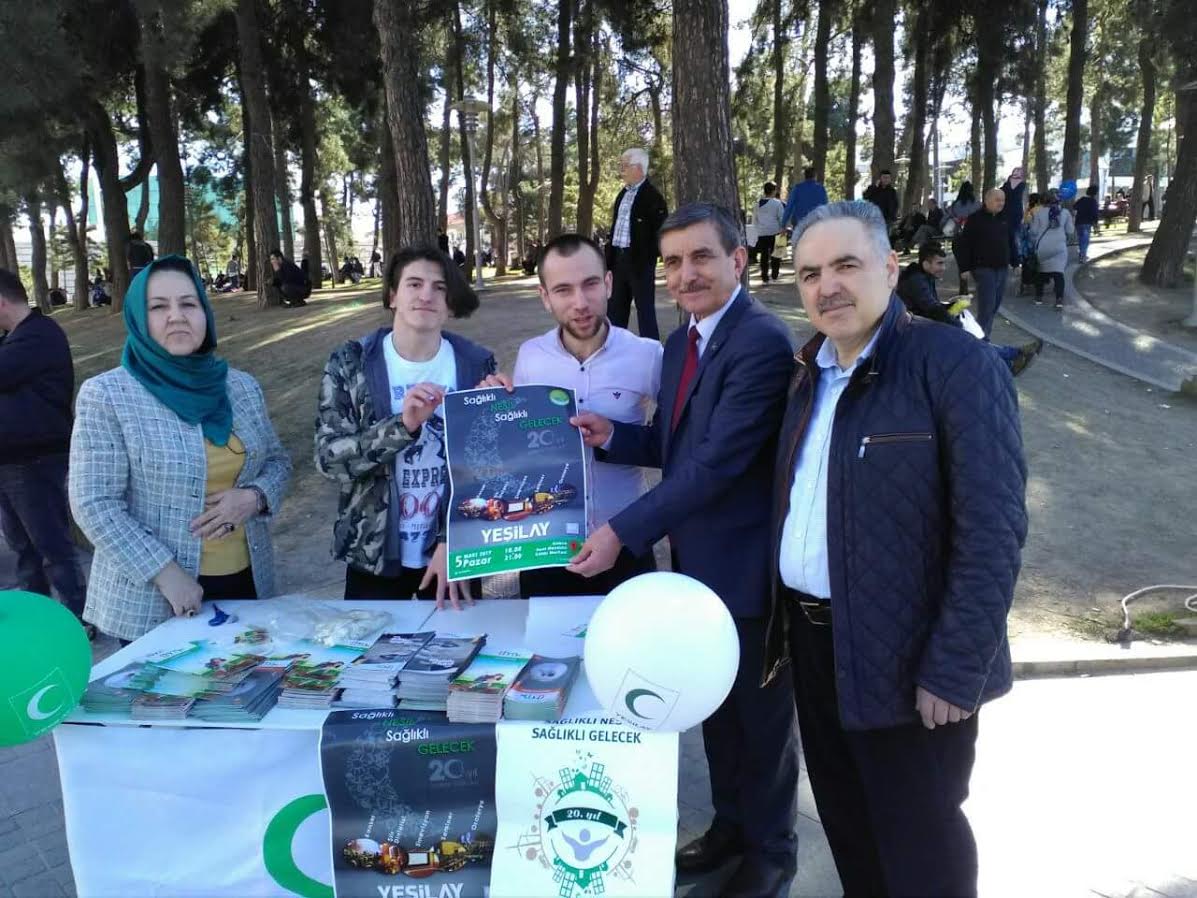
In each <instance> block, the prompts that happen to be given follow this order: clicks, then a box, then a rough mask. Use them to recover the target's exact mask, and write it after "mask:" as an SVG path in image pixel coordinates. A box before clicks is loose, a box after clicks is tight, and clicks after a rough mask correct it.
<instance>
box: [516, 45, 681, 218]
mask: <svg viewBox="0 0 1197 898" xmlns="http://www.w3.org/2000/svg"><path fill="white" fill-rule="evenodd" d="M606 49H607V48H606V46H605V45H602V46H600V44H599V37H598V34H597V33H596V34H595V35H594V47H593V51H592V55H591V61H592V62H593V63H594V76H593V77H592V78H591V81H590V90H591V94H592V100H591V104H590V183H589V184H587V185H586V191H587V193H588V194H589V195H590V227H591V229H590V230H589V231H587V232H585V233H586V236H587V237H589V236H591V235H592V234H593V233H594V198H595V196H596V195H597V194H598V188H599V181H600V177H599V176H600V174H601V169H600V167H599V136H598V135H599V103H600V102H601V100H602V96H603V94H602V87H603V59H604V58H605V56H606ZM513 77H514V74H513ZM514 86H515V84H514V82H513V83H512V87H513V88H514ZM515 136H516V138H517V139H516V140H514V141H513V142H512V147H513V148H514V147H515V144H516V143H517V142H518V137H519V131H518V129H517V130H516V132H515ZM654 139H655V140H657V141H658V142H659V141H660V138H658V137H656V135H654ZM660 162H661V160H660V157H659V156H658V157H657V164H658V165H660Z"/></svg>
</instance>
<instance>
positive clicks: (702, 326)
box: [687, 285, 744, 359]
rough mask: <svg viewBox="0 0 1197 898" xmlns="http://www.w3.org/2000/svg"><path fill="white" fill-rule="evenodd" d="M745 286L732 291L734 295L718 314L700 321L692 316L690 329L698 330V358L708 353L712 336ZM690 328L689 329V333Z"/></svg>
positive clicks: (721, 307)
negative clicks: (708, 345)
mask: <svg viewBox="0 0 1197 898" xmlns="http://www.w3.org/2000/svg"><path fill="white" fill-rule="evenodd" d="M743 289H744V287H743V285H740V286H737V287H736V289H735V290H733V291H732V295H731V296H730V297H729V298H728V300H727V302H725V303H724V304H723V305H721V306H720V307H719V310H718V311H717V312H712V313H711V314H710V315H708V316H707V317H706V318H704V319H702V321H699V320H698V319H696V318H695V317H694V316H693V315H691V316H690V327H696V328H698V357H699V358H700V359H701V358H702V354H703V353H704V352H706V351H707V344H709V343H710V342H711V335H712V334H714V333H715V328H717V327H718V326H719V322H720V321H722V320H723V316H724V315H725V314H727V310H728V309H730V308H731V304H732V303H733V302H735V301H736V297H737V296H739V295H740V291H741V290H743ZM688 331H689V328H687V332H688Z"/></svg>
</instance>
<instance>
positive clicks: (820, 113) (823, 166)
mask: <svg viewBox="0 0 1197 898" xmlns="http://www.w3.org/2000/svg"><path fill="white" fill-rule="evenodd" d="M834 10H835V2H834V0H819V22H818V25H816V28H817V29H818V30H817V31H816V33H815V120H814V130H815V133H814V134H813V135H812V137H811V165H813V166H814V167H815V180H817V181H819V182H820V183H822V182H823V179H824V177H825V176H826V173H827V142H828V134H827V121H828V118H829V117H830V115H831V87H830V85H829V84H828V81H827V57H828V55H829V54H830V52H831V46H830V45H831V19H832V16H833V15H834V14H835V13H834ZM796 174H799V175H800V174H801V173H796ZM795 180H797V178H795ZM778 184H779V185H781V181H780V180H778ZM782 189H785V188H784V186H782Z"/></svg>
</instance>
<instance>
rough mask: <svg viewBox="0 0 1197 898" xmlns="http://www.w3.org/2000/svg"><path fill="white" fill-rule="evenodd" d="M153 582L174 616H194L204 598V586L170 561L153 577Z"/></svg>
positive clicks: (174, 562)
mask: <svg viewBox="0 0 1197 898" xmlns="http://www.w3.org/2000/svg"><path fill="white" fill-rule="evenodd" d="M154 584H155V585H156V586H157V587H158V591H159V592H161V593H162V596H163V598H165V599H166V601H167V602H169V603H170V607H171V610H172V611H174V613H175V616H176V617H194V616H195V613H196V612H197V611H199V607H200V602H201V601H203V598H204V588H203V587H202V586H200V585H199V583H197V582H196V581H195V578H194V577H192V576H191V575H190V574H188V573H187V572H186V571H185V570H183V569H182V568H181V567H179V563H178V562H177V561H172V562H171V563H170V564H168V565H167V566H166V567H164V568H163V569H162V570H161V571H159V572H158V576H156V577H155V578H154Z"/></svg>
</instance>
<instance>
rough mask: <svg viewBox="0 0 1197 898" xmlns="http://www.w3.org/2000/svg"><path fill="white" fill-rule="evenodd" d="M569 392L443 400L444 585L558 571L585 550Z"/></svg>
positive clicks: (584, 506)
mask: <svg viewBox="0 0 1197 898" xmlns="http://www.w3.org/2000/svg"><path fill="white" fill-rule="evenodd" d="M576 413H577V400H576V399H575V397H574V393H573V391H572V390H566V389H563V388H561V387H554V386H548V385H545V384H530V385H525V386H519V387H516V388H515V390H514V391H513V392H510V393H509V392H507V391H506V390H504V389H485V390H461V391H458V392H455V393H450V394H448V395H447V396H446V397H445V405H444V417H445V452H446V455H447V456H448V463H449V508H448V513H447V515H446V521H447V528H448V535H447V539H448V552H449V559H448V562H449V579H450V580H466V579H469V578H471V577H481V576H484V575H488V574H499V573H503V572H506V571H526V570H532V569H534V568H543V567H563V566H564V565H566V564H568V563H569V561H570V559H571V558H573V556H574V555H576V554H577V553H578V550H579V549H580V548H581V547H582V543H583V542H585V540H586V522H587V520H588V519H589V515H588V508H589V489H588V483H587V458H588V455H587V450H586V447H585V445H584V444H583V442H582V434H581V432H580V431H579V430H578V429H577V428H575V427H573V426H571V425H570V423H569V419H570V418H571V417H573V416H574V415H575V414H576Z"/></svg>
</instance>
